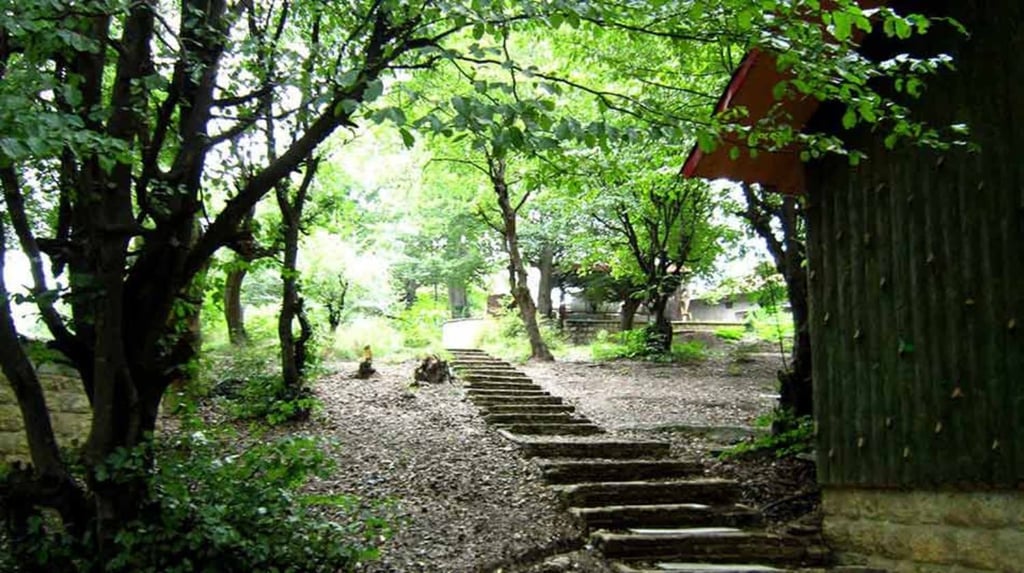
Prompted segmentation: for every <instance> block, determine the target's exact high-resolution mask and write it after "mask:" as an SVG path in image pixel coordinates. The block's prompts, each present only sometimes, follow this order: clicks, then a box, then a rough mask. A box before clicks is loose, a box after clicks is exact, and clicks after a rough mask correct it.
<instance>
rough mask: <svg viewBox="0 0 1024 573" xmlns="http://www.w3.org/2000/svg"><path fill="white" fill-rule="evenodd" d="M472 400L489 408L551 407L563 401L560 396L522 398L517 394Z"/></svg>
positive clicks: (492, 395)
mask: <svg viewBox="0 0 1024 573" xmlns="http://www.w3.org/2000/svg"><path fill="white" fill-rule="evenodd" d="M470 399H471V400H472V401H473V403H474V404H476V405H477V406H488V407H490V406H500V405H512V404H516V405H519V406H526V405H534V406H551V405H558V404H561V403H562V399H561V398H559V397H558V396H520V395H517V394H490V395H487V396H471V397H470Z"/></svg>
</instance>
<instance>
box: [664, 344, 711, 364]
mask: <svg viewBox="0 0 1024 573" xmlns="http://www.w3.org/2000/svg"><path fill="white" fill-rule="evenodd" d="M669 355H670V356H671V360H670V361H671V362H679V363H683V364H693V363H697V362H703V361H704V360H707V357H708V347H707V345H705V344H704V343H703V342H701V341H700V340H688V341H686V342H675V343H673V344H672V350H671V351H669Z"/></svg>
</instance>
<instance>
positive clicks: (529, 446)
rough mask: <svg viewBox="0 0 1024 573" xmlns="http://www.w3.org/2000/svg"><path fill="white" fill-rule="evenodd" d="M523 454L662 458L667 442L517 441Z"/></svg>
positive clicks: (545, 456)
mask: <svg viewBox="0 0 1024 573" xmlns="http://www.w3.org/2000/svg"><path fill="white" fill-rule="evenodd" d="M519 445H520V447H521V448H522V451H523V454H524V455H526V456H527V457H532V458H602V459H630V458H664V457H667V456H668V455H669V453H670V452H669V445H668V442H639V441H622V440H607V441H604V440H602V441H586V442H583V441H558V440H551V441H535V442H519Z"/></svg>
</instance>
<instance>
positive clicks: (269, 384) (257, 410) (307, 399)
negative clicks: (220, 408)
mask: <svg viewBox="0 0 1024 573" xmlns="http://www.w3.org/2000/svg"><path fill="white" fill-rule="evenodd" d="M321 407H322V404H321V403H320V400H319V399H318V398H317V397H316V396H314V395H313V391H312V390H311V389H310V388H309V387H308V386H305V385H303V386H298V387H295V386H288V385H286V384H285V383H284V379H282V378H281V376H280V375H276V374H260V375H255V376H251V377H250V378H249V379H248V380H247V381H246V382H245V384H244V385H242V387H241V388H240V389H239V390H238V393H237V394H236V395H235V396H233V397H231V398H230V407H229V408H230V411H231V413H232V414H233V415H234V416H235V417H236V418H239V419H242V420H261V421H265V422H267V423H268V424H270V425H271V426H276V425H278V424H283V423H285V422H293V421H300V420H305V419H308V418H309V416H310V415H311V414H313V413H314V412H317V411H319V410H320V408H321Z"/></svg>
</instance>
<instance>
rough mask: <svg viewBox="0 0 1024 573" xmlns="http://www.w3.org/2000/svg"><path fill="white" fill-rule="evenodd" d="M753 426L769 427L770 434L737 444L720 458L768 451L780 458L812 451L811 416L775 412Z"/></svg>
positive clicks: (812, 431)
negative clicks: (799, 416)
mask: <svg viewBox="0 0 1024 573" xmlns="http://www.w3.org/2000/svg"><path fill="white" fill-rule="evenodd" d="M755 425H757V426H759V427H762V428H767V427H770V428H771V429H772V433H770V434H766V435H763V436H760V437H757V438H754V439H753V440H749V441H745V442H742V443H740V444H737V445H736V446H733V447H732V448H729V449H728V450H726V451H725V452H723V453H722V457H723V458H729V457H734V456H738V455H741V454H745V453H749V452H761V451H770V452H774V453H775V456H776V457H780V458H782V457H786V456H791V455H794V454H799V453H801V452H808V451H811V450H813V449H814V419H813V418H812V417H811V416H804V417H801V418H797V417H794V416H793V415H792V414H791V413H789V412H788V411H779V410H776V411H773V412H772V413H770V414H766V415H764V416H761V417H759V418H758V419H757V421H756V422H755Z"/></svg>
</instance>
